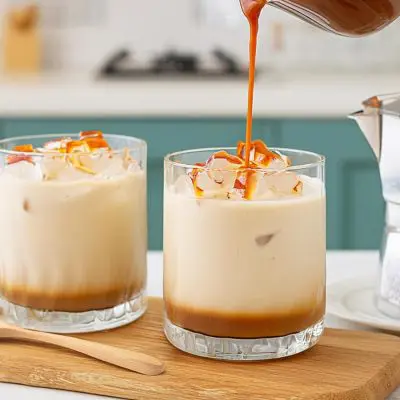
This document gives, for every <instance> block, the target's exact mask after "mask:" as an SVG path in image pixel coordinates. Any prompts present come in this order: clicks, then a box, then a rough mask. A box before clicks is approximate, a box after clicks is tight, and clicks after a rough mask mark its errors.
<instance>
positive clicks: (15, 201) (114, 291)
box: [0, 133, 147, 332]
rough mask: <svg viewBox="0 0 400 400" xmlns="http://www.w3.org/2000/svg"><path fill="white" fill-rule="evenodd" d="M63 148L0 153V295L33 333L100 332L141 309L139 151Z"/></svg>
mask: <svg viewBox="0 0 400 400" xmlns="http://www.w3.org/2000/svg"><path fill="white" fill-rule="evenodd" d="M92 135H94V133H92ZM96 135H100V134H99V133H97V134H96ZM101 137H102V138H103V135H101ZM103 139H104V138H103ZM35 140H36V141H37V140H39V139H35ZM47 140H48V138H47ZM14 142H15V141H13V143H14ZM72 142H73V141H72V139H70V138H66V139H65V138H64V139H62V140H60V141H58V140H52V141H50V142H48V143H47V145H46V146H44V147H35V148H33V149H29V150H33V151H31V152H26V151H25V152H23V151H21V150H27V149H26V148H23V146H22V147H16V149H17V150H18V151H17V152H9V151H8V150H4V151H3V150H0V151H1V153H2V154H1V155H0V156H2V157H3V166H2V168H1V172H0V192H1V196H0V225H1V226H2V229H1V230H0V294H1V296H2V297H3V298H4V299H5V300H6V301H7V302H8V303H9V311H10V315H11V316H13V317H15V322H16V323H18V324H21V325H23V326H27V327H31V328H34V329H43V330H50V331H60V332H64V331H68V332H71V331H87V330H89V331H90V330H99V329H106V328H108V327H114V326H118V325H121V324H124V323H127V322H130V321H132V320H134V319H136V318H137V317H138V316H139V315H141V314H142V313H143V312H144V309H145V299H144V298H143V292H144V290H145V286H146V251H147V221H146V175H145V151H146V149H145V144H144V143H143V142H141V141H139V140H135V139H130V138H123V137H117V136H110V137H107V146H108V145H109V146H110V147H99V148H97V147H93V148H89V147H87V148H85V147H82V146H83V144H84V143H85V139H84V137H83V138H81V139H80V140H79V141H76V140H75V143H73V145H72ZM79 142H81V143H79ZM68 143H71V145H70V146H69V145H68ZM82 143H83V144H82ZM88 143H89V145H93V146H95V144H96V142H90V140H88ZM99 143H100V145H104V146H105V144H104V143H102V142H99ZM5 144H7V145H9V143H7V141H6V142H5V143H4V144H3V146H4V147H6V146H5ZM0 145H1V144H0ZM67 145H68V146H69V148H70V150H71V151H67V149H66V147H67ZM121 145H122V146H123V147H119V148H116V146H121ZM9 147H10V146H9Z"/></svg>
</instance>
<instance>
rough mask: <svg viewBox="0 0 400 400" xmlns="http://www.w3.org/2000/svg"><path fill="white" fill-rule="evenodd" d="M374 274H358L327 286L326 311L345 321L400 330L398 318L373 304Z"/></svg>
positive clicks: (394, 330)
mask: <svg viewBox="0 0 400 400" xmlns="http://www.w3.org/2000/svg"><path fill="white" fill-rule="evenodd" d="M376 282H377V278H376V276H359V277H358V278H352V279H346V280H343V281H340V282H336V283H333V284H331V285H329V286H328V288H327V312H328V314H331V315H334V316H335V317H340V318H343V319H345V320H347V321H352V322H356V323H358V324H362V325H367V326H370V327H374V328H379V329H384V330H388V331H392V332H400V320H397V319H393V318H390V317H388V316H386V315H385V314H382V313H381V312H380V311H379V310H378V309H377V308H376V306H375V293H376Z"/></svg>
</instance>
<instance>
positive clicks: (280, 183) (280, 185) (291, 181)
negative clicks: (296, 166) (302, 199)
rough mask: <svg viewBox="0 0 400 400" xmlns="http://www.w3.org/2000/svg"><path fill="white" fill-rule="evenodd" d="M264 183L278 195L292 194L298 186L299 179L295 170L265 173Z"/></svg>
mask: <svg viewBox="0 0 400 400" xmlns="http://www.w3.org/2000/svg"><path fill="white" fill-rule="evenodd" d="M262 181H263V184H265V185H266V187H267V188H268V189H269V190H271V191H272V192H274V193H276V194H278V195H292V194H294V192H293V190H294V189H295V188H296V187H297V185H298V183H299V179H298V177H297V175H296V174H294V173H293V172H277V173H272V174H268V173H266V174H264V176H263V178H262Z"/></svg>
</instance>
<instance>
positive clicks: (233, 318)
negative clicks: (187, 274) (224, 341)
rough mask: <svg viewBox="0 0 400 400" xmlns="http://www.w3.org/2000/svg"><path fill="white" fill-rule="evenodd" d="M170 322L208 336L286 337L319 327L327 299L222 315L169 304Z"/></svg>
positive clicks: (166, 308) (243, 337)
mask: <svg viewBox="0 0 400 400" xmlns="http://www.w3.org/2000/svg"><path fill="white" fill-rule="evenodd" d="M165 310H166V313H167V316H168V319H169V320H170V321H171V322H172V323H173V324H175V325H177V326H179V327H181V328H184V329H187V330H190V331H193V332H197V333H202V334H204V335H207V336H214V337H221V338H222V337H225V338H238V339H257V338H268V337H278V336H286V335H290V334H293V333H297V332H301V331H303V330H304V329H307V328H308V327H310V326H312V325H313V324H316V323H317V322H318V321H320V320H321V319H322V318H323V317H324V315H325V299H324V300H323V301H322V302H321V303H319V304H314V305H313V304H310V305H309V306H308V307H307V306H304V307H303V308H300V307H299V308H297V309H295V310H288V311H287V312H283V311H282V312H276V313H273V312H271V311H269V312H266V313H265V314H264V313H257V314H255V313H254V314H252V313H220V312H216V311H213V310H200V309H194V308H189V307H185V306H181V305H176V304H173V303H171V302H169V301H165Z"/></svg>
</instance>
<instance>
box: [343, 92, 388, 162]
mask: <svg viewBox="0 0 400 400" xmlns="http://www.w3.org/2000/svg"><path fill="white" fill-rule="evenodd" d="M363 106H364V109H363V110H360V111H356V112H355V113H352V114H350V115H349V118H351V119H354V120H355V121H356V122H357V124H358V126H359V127H360V129H361V131H362V133H363V134H364V136H365V138H366V139H367V142H368V144H369V145H370V147H371V149H372V151H373V152H374V154H375V156H376V158H377V160H378V161H380V159H381V154H382V114H381V107H382V101H381V100H380V99H379V97H378V96H374V97H371V98H369V99H367V100H365V101H364V102H363Z"/></svg>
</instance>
